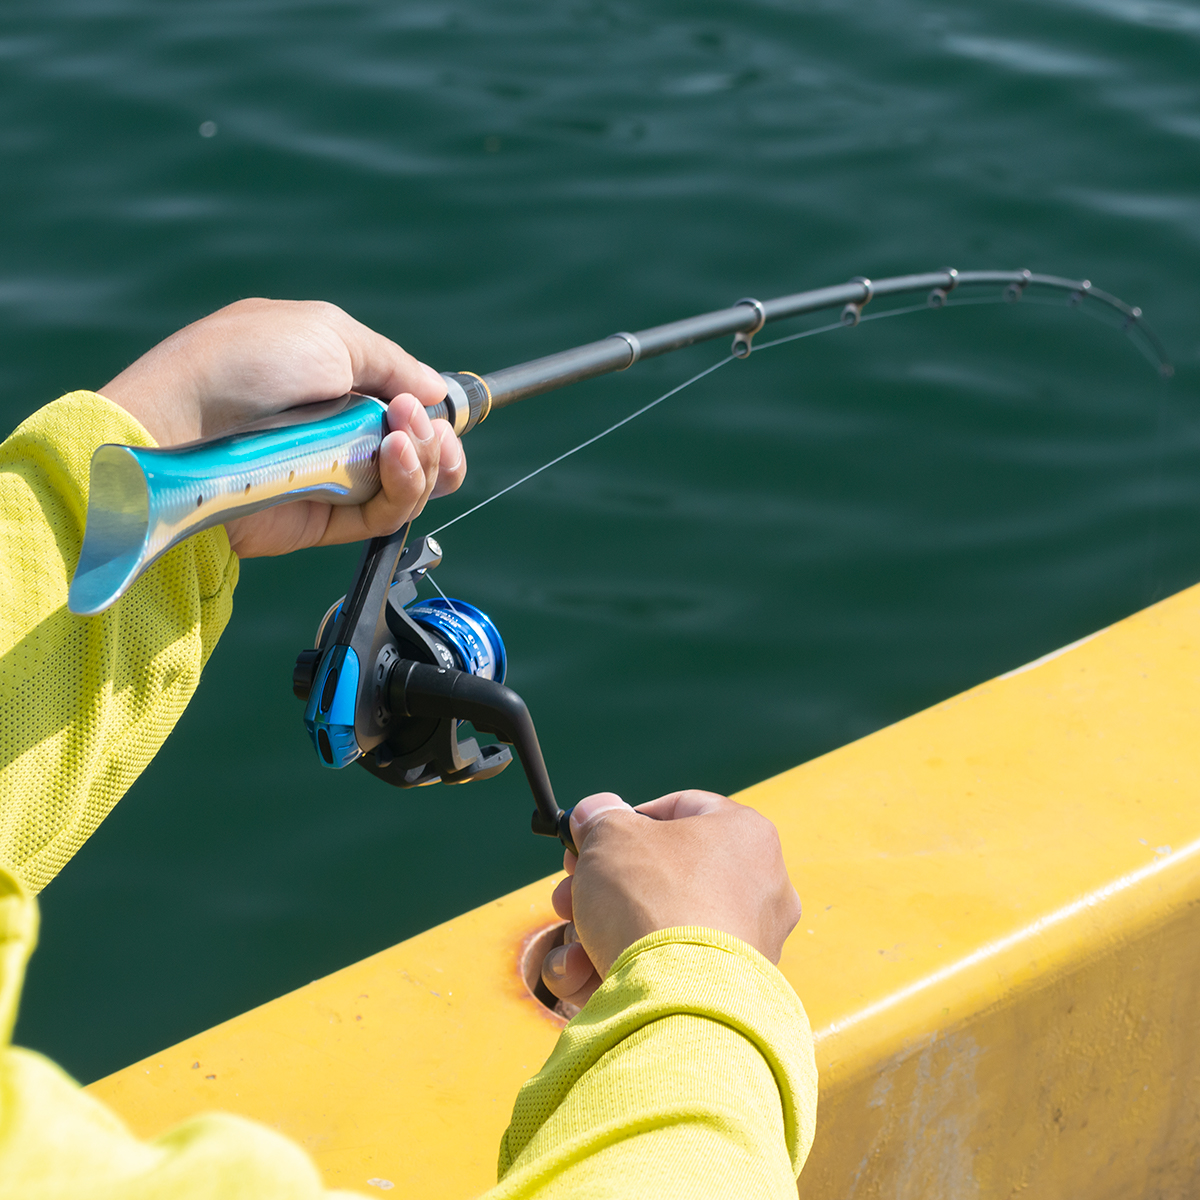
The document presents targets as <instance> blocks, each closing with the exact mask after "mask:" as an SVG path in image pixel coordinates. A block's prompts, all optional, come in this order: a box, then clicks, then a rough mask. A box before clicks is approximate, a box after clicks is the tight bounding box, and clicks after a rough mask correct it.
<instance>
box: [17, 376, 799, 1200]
mask: <svg viewBox="0 0 1200 1200" xmlns="http://www.w3.org/2000/svg"><path fill="white" fill-rule="evenodd" d="M103 442H124V443H127V444H137V445H152V444H153V442H152V441H151V439H150V438H149V436H148V435H147V434H146V432H145V430H143V429H142V428H141V426H140V425H138V424H137V422H135V421H134V420H133V418H132V417H130V416H129V415H128V414H127V413H125V412H124V411H123V410H122V409H120V408H118V407H117V406H116V405H113V404H111V403H110V402H109V401H107V400H105V399H104V398H103V397H101V396H97V395H95V394H94V393H90V392H75V393H72V394H70V395H68V396H65V397H63V398H62V399H61V400H58V401H56V402H55V403H54V404H51V405H48V406H47V407H46V408H44V409H42V410H41V411H40V412H38V413H35V414H34V416H32V417H31V418H30V419H29V420H28V421H26V422H25V423H24V424H23V425H22V426H21V427H20V428H19V429H18V430H17V431H16V432H15V433H14V434H13V435H12V436H11V437H10V438H9V439H8V440H7V441H5V442H4V443H3V445H0V588H2V589H3V590H2V591H0V1195H2V1196H6V1197H7V1196H13V1197H20V1198H21V1200H57V1198H59V1197H61V1198H62V1200H66V1198H67V1197H71V1200H100V1198H101V1197H103V1198H105V1200H108V1198H111V1200H117V1198H118V1197H120V1198H121V1200H166V1198H167V1197H178V1198H179V1200H201V1198H202V1197H203V1198H208V1197H222V1198H227V1200H240V1198H242V1197H246V1198H247V1200H249V1198H250V1197H255V1200H268V1198H270V1200H275V1198H277V1197H278V1198H281V1200H282V1198H285V1197H286V1198H288V1200H291V1198H296V1200H300V1198H306V1200H307V1198H309V1197H313V1198H315V1197H318V1196H333V1195H336V1194H338V1193H328V1192H325V1191H324V1189H323V1187H322V1185H321V1181H320V1178H319V1175H318V1173H317V1171H316V1168H315V1167H314V1166H313V1164H312V1162H311V1160H309V1158H308V1157H307V1156H306V1155H305V1153H304V1152H303V1151H302V1150H301V1149H300V1148H299V1147H297V1146H295V1145H294V1144H293V1143H291V1142H289V1141H287V1140H286V1139H285V1138H282V1137H280V1136H279V1135H277V1134H275V1133H272V1132H271V1131H270V1130H268V1129H265V1128H263V1127H261V1126H258V1125H255V1124H254V1123H252V1122H249V1121H245V1120H242V1119H241V1118H237V1117H233V1116H228V1115H222V1114H212V1115H208V1116H204V1117H200V1118H196V1119H194V1120H191V1121H188V1122H186V1123H185V1124H184V1125H182V1126H179V1127H178V1128H176V1129H175V1130H173V1131H171V1132H170V1133H168V1134H165V1135H164V1136H163V1137H160V1138H158V1139H157V1140H155V1141H154V1142H151V1143H143V1142H139V1141H138V1140H137V1139H135V1138H134V1137H133V1136H132V1135H131V1134H130V1133H129V1132H128V1131H127V1130H126V1129H125V1127H124V1126H123V1125H122V1123H121V1121H120V1120H119V1119H118V1118H117V1117H116V1116H115V1115H114V1114H113V1113H111V1112H110V1111H109V1110H107V1109H106V1108H104V1107H103V1106H102V1105H101V1104H99V1103H98V1102H97V1101H95V1100H94V1099H92V1098H91V1097H90V1096H89V1095H87V1093H85V1092H83V1091H82V1090H81V1089H80V1088H79V1087H78V1085H76V1084H75V1083H74V1082H73V1081H72V1080H71V1079H69V1078H68V1077H67V1076H66V1075H65V1074H64V1073H63V1072H62V1071H61V1070H59V1069H58V1068H57V1067H55V1066H54V1065H53V1064H52V1063H50V1062H49V1061H47V1060H46V1059H45V1058H43V1057H42V1056H40V1055H37V1054H34V1053H31V1052H29V1051H26V1050H21V1049H19V1048H16V1047H13V1046H11V1044H10V1042H11V1035H12V1028H13V1023H14V1021H15V1017H16V1009H17V1002H18V998H19V995H20V990H21V983H22V979H23V976H24V970H25V963H26V961H27V959H28V956H29V954H30V953H31V952H32V949H33V946H34V942H35V940H36V928H37V908H36V902H35V900H34V899H33V894H34V893H35V892H36V891H39V890H40V889H41V888H42V887H43V886H45V884H46V883H47V882H49V880H50V879H51V878H53V876H54V875H55V874H56V873H57V872H58V870H59V869H60V868H61V867H62V866H63V865H64V864H65V863H66V861H67V860H68V859H69V858H70V857H71V855H72V854H74V852H75V851H76V850H77V849H78V848H79V847H80V846H81V845H82V844H83V842H84V840H85V839H86V838H87V837H88V835H89V834H90V833H91V832H92V831H93V830H94V829H95V828H96V826H97V825H98V824H99V823H100V821H101V820H103V818H104V817H105V815H107V813H108V812H109V810H110V809H111V808H112V806H113V805H114V804H115V803H116V802H117V800H119V799H120V797H121V796H122V795H123V794H124V792H125V791H126V789H127V788H128V787H129V785H130V784H131V783H132V782H133V780H134V779H136V778H137V776H138V774H139V773H140V772H141V771H142V770H143V768H144V767H145V766H146V764H147V763H148V762H149V761H150V759H151V758H152V757H153V756H154V754H155V753H156V752H157V750H158V747H159V746H160V745H161V744H162V742H163V741H164V740H165V738H166V737H167V735H168V734H169V733H170V731H171V729H172V728H173V727H174V724H175V722H176V721H177V720H178V718H179V716H180V714H181V713H182V712H183V709H184V708H185V707H186V705H187V703H188V701H189V700H190V699H191V696H192V694H193V692H194V691H195V688H196V685H197V683H198V681H199V676H200V671H201V669H202V667H203V665H204V663H205V661H206V660H207V658H208V656H209V654H210V653H211V652H212V648H213V646H214V645H215V644H216V641H217V638H218V637H219V636H220V634H221V631H222V630H223V629H224V627H225V624H226V622H227V621H228V620H229V615H230V612H231V608H232V597H233V589H234V586H235V585H236V582H237V571H238V563H237V558H236V556H235V555H234V554H233V553H232V551H231V550H230V548H229V542H228V539H227V538H226V536H225V532H224V530H223V529H220V528H218V529H214V530H210V531H208V532H207V533H203V534H199V535H197V536H196V537H194V538H192V539H190V540H189V541H188V542H185V543H184V544H183V545H181V546H178V547H176V548H175V549H174V550H172V551H171V552H170V553H168V554H167V555H165V556H164V557H163V558H162V559H161V560H159V562H158V563H156V564H155V565H154V567H152V568H151V569H150V570H149V571H148V572H147V573H146V574H145V575H144V576H143V577H142V578H141V579H140V580H139V581H138V582H137V583H136V584H135V585H134V586H133V588H132V589H131V590H130V592H129V593H128V594H127V595H126V597H125V598H124V599H122V600H121V601H120V602H119V603H118V604H116V605H115V606H114V607H113V608H111V609H110V610H109V611H108V612H106V613H104V614H103V615H101V616H99V617H90V618H80V617H74V616H72V615H71V614H69V613H68V612H67V610H66V594H67V582H68V580H69V578H70V575H71V572H72V571H73V570H74V567H75V562H76V560H77V559H78V556H79V547H80V544H81V542H82V538H83V525H84V515H85V512H86V502H87V477H88V463H89V462H90V459H91V454H92V451H93V450H94V449H95V448H96V446H98V445H100V444H101V443H103ZM815 1109H816V1069H815V1066H814V1062H813V1053H812V1039H811V1036H810V1033H809V1028H808V1022H807V1019H806V1017H805V1015H804V1010H803V1008H802V1007H801V1005H800V1002H799V1000H798V999H797V998H796V995H795V993H794V992H793V991H792V989H791V988H790V987H789V985H788V984H787V982H786V981H785V980H784V979H783V977H782V976H781V975H780V974H779V972H778V971H777V970H776V969H775V968H774V967H773V966H772V965H771V964H770V963H769V962H767V961H766V959H764V958H763V957H762V956H761V955H759V954H758V953H756V952H755V951H754V950H753V949H751V948H750V947H749V946H747V945H745V944H744V943H742V942H740V941H738V940H737V939H736V938H732V937H729V936H728V935H725V934H721V933H717V932H715V931H713V930H706V929H692V928H684V929H672V930H666V931H663V932H660V933H656V934H653V935H652V936H650V937H648V938H644V939H643V940H642V941H640V942H638V943H637V944H636V945H634V946H632V947H630V948H629V949H628V950H627V951H626V952H625V953H624V954H623V955H622V956H621V958H620V959H619V960H618V961H617V963H616V964H615V965H614V967H613V970H612V971H611V973H610V974H609V977H608V979H606V980H605V982H604V985H603V986H602V987H601V988H600V989H599V990H598V991H597V993H596V995H595V996H594V997H593V998H592V999H591V1000H590V1001H589V1002H588V1004H587V1006H586V1007H585V1008H584V1010H583V1011H582V1012H581V1013H580V1014H579V1015H578V1016H577V1017H576V1018H575V1019H574V1021H572V1022H571V1024H570V1025H569V1026H568V1027H567V1028H566V1030H564V1032H563V1034H562V1036H561V1038H560V1040H559V1043H558V1045H557V1046H556V1048H555V1050H554V1053H553V1054H552V1055H551V1057H550V1059H549V1061H548V1062H547V1063H546V1065H545V1067H544V1068H543V1069H542V1071H541V1072H540V1073H539V1074H538V1075H536V1076H535V1077H534V1078H533V1079H531V1080H530V1081H529V1082H528V1083H526V1084H525V1086H524V1087H523V1088H522V1089H521V1092H520V1094H519V1095H518V1097H517V1101H516V1106H515V1108H514V1111H513V1118H512V1124H511V1125H510V1127H509V1129H508V1131H507V1133H506V1134H505V1136H504V1141H503V1143H502V1145H501V1150H500V1164H499V1179H500V1182H499V1183H498V1185H497V1186H496V1187H495V1188H494V1189H493V1190H492V1191H490V1192H488V1193H487V1195H488V1197H494V1198H497V1200H498V1198H500V1197H504V1198H506V1200H507V1198H510V1197H511V1198H517V1197H530V1198H532V1197H546V1198H550V1197H568V1196H569V1197H572V1198H576V1197H592V1196H596V1197H599V1196H622V1197H640V1196H646V1197H654V1198H655V1200H661V1198H667V1197H672V1196H681V1197H682V1196H687V1197H692V1198H695V1197H706V1196H712V1197H718V1196H720V1197H732V1196H739V1197H741V1196H755V1197H758V1196H763V1197H767V1196H772V1197H773V1196H780V1197H782V1196H789V1197H790V1196H794V1195H795V1179H796V1176H797V1175H798V1174H799V1171H800V1168H801V1166H802V1165H803V1162H804V1159H805V1157H806V1155H807V1153H808V1149H809V1146H810V1145H811V1142H812V1135H813V1125H814V1117H815ZM342 1194H344V1193H342Z"/></svg>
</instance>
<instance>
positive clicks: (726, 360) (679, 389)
mask: <svg viewBox="0 0 1200 1200" xmlns="http://www.w3.org/2000/svg"><path fill="white" fill-rule="evenodd" d="M831 328H833V327H832V326H831ZM813 332H814V333H815V332H817V331H816V330H813ZM733 357H734V356H733V355H732V354H730V355H727V356H726V357H725V358H723V359H721V360H720V361H719V362H715V363H713V364H712V366H710V367H705V368H704V370H703V371H701V372H700V373H699V374H698V375H693V376H692V377H691V379H687V380H685V381H684V382H683V383H681V384H679V386H678V387H673V388H672V389H671V390H670V391H669V392H664V393H663V394H662V395H661V396H659V398H658V399H657V400H651V401H650V403H649V404H646V405H643V406H642V407H641V408H639V409H638V410H637V412H631V413H630V414H629V416H627V417H622V418H621V420H619V421H618V422H617V423H616V424H615V425H610V426H609V427H608V428H607V429H605V430H604V431H603V432H602V433H597V434H595V435H594V436H592V437H590V438H588V439H587V441H586V442H580V443H579V445H578V446H575V447H574V448H572V449H570V450H568V451H567V452H566V453H565V454H560V455H559V456H558V457H557V458H552V459H551V460H550V461H549V462H548V463H543V464H542V465H541V466H540V467H538V469H537V470H536V471H530V472H529V474H528V475H525V476H524V477H522V478H521V479H518V480H517V481H516V483H510V484H509V485H508V487H506V488H501V489H500V491H498V492H497V493H496V494H495V495H494V496H489V497H488V498H487V499H486V500H481V501H480V502H479V503H478V504H476V505H475V507H474V508H468V509H467V511H466V512H464V513H459V514H458V516H457V517H455V518H454V519H453V520H450V521H447V522H446V523H445V525H439V526H438V527H437V528H436V529H435V530H434V531H433V533H431V534H429V535H428V536H429V537H434V536H435V535H437V534H439V533H441V532H442V530H443V529H449V528H450V526H451V525H457V524H458V522H459V521H461V520H462V519H463V517H469V516H470V515H471V514H472V513H475V512H478V511H479V510H480V509H481V508H484V507H486V506H487V505H489V504H491V502H492V501H493V500H499V499H500V497H501V496H505V495H507V494H508V493H509V492H511V491H512V490H513V488H519V487H520V486H521V484H523V483H528V482H529V481H530V480H531V479H532V478H533V477H534V476H535V475H540V474H541V473H542V472H543V471H548V470H549V469H550V468H551V467H553V466H557V465H558V464H559V463H560V462H562V460H563V459H564V458H570V457H571V455H572V454H578V453H579V451H580V450H586V449H587V447H588V446H591V445H593V444H594V443H596V442H598V441H599V440H600V439H601V438H604V437H608V435H609V434H610V433H614V432H615V431H616V430H618V429H620V428H621V426H622V425H628V424H629V422H630V421H632V420H633V419H634V418H635V417H640V416H641V415H642V413H648V412H649V411H650V410H651V409H652V408H653V407H654V406H655V405H656V404H661V403H662V402H663V401H664V400H669V399H670V398H671V397H672V396H674V395H676V394H677V393H679V392H682V391H683V389H684V388H685V387H691V385H692V384H693V383H696V382H698V381H699V380H701V379H703V378H704V377H705V375H711V374H712V373H713V372H714V371H717V370H719V369H720V368H721V367H723V366H725V365H726V364H727V363H731V362H733ZM434 586H435V587H436V586H437V585H436V584H435V585H434ZM438 590H439V591H441V589H440V588H438Z"/></svg>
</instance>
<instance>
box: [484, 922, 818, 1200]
mask: <svg viewBox="0 0 1200 1200" xmlns="http://www.w3.org/2000/svg"><path fill="white" fill-rule="evenodd" d="M815 1109H816V1070H815V1066H814V1062H813V1055H812V1039H811V1035H810V1033H809V1028H808V1022H807V1019H806V1017H805V1015H804V1010H803V1008H802V1007H801V1005H800V1002H799V1000H798V999H797V998H796V996H795V993H794V992H792V990H791V988H790V987H789V986H788V984H787V982H786V981H785V980H784V979H783V977H782V976H781V975H780V974H779V972H778V971H777V970H776V969H775V968H774V967H773V966H772V965H771V964H770V963H769V962H767V961H766V960H765V959H764V958H762V957H761V955H758V954H757V953H756V952H755V951H753V950H751V949H750V948H749V947H748V946H746V945H745V944H744V943H742V942H739V941H738V940H737V939H735V938H732V937H729V936H727V935H723V934H717V933H713V932H711V931H708V930H700V929H674V930H668V931H665V932H663V933H659V934H655V935H652V936H651V937H649V938H645V939H643V940H642V941H641V942H639V943H637V944H636V945H635V946H633V947H631V948H630V950H629V951H627V952H626V954H625V955H624V956H622V958H621V959H620V960H618V962H617V963H616V964H615V966H614V969H613V970H612V972H611V973H610V974H609V976H608V978H607V979H606V981H605V983H604V985H603V986H602V987H601V989H600V990H599V991H598V992H597V993H596V995H595V996H594V997H593V998H592V1000H591V1001H589V1003H588V1005H587V1006H586V1007H585V1009H584V1010H583V1012H582V1013H580V1015H579V1016H578V1017H576V1018H575V1020H574V1021H573V1022H572V1023H571V1025H570V1026H568V1028H567V1029H566V1030H565V1031H564V1033H563V1036H562V1038H561V1039H560V1041H559V1044H558V1046H557V1047H556V1049H555V1051H554V1054H553V1055H552V1056H551V1058H550V1060H549V1061H548V1062H547V1064H546V1066H545V1067H544V1068H543V1070H542V1071H541V1072H540V1073H539V1074H538V1075H537V1076H536V1077H535V1078H534V1079H532V1080H530V1081H529V1083H527V1084H526V1085H525V1087H524V1088H523V1089H522V1091H521V1093H520V1095H519V1097H518V1099H517V1103H516V1107H515V1109H514V1112H513V1121H512V1124H511V1126H510V1127H509V1129H508V1132H507V1133H506V1134H505V1138H504V1142H503V1144H502V1147H501V1155H500V1178H501V1182H500V1183H499V1185H498V1186H497V1187H496V1189H494V1191H493V1192H490V1193H488V1200H500V1198H501V1197H505V1198H507V1197H534V1196H537V1197H544V1198H549V1197H558V1196H563V1197H567V1196H572V1197H574V1196H580V1195H614V1196H615V1195H620V1196H622V1197H634V1196H643V1195H644V1196H647V1197H650V1196H653V1197H655V1198H656V1200H660V1198H662V1197H670V1196H680V1197H682V1196H688V1197H693V1198H695V1197H706V1196H712V1197H726V1196H731V1195H755V1196H780V1197H783V1196H789V1197H790V1196H794V1195H795V1180H796V1176H797V1174H798V1173H799V1170H800V1167H801V1166H802V1165H803V1162H804V1159H805V1157H806V1156H807V1154H808V1148H809V1146H810V1145H811V1142H812V1134H813V1127H814V1119H815Z"/></svg>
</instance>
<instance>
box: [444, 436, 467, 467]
mask: <svg viewBox="0 0 1200 1200" xmlns="http://www.w3.org/2000/svg"><path fill="white" fill-rule="evenodd" d="M450 443H451V445H450V455H451V456H452V457H451V458H448V457H446V443H445V442H443V443H442V462H441V469H442V470H443V471H457V470H458V465H459V463H461V462H462V459H463V449H462V442H460V441H459V440H458V438H451V439H450Z"/></svg>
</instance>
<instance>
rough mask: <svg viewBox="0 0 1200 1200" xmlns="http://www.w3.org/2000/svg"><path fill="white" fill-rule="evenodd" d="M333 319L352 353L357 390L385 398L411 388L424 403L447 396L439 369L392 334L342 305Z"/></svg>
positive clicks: (351, 360) (430, 402)
mask: <svg viewBox="0 0 1200 1200" xmlns="http://www.w3.org/2000/svg"><path fill="white" fill-rule="evenodd" d="M331 307H333V306H331ZM332 320H333V321H334V323H335V324H336V327H337V330H338V333H339V335H340V336H341V338H342V341H343V342H344V343H345V346H346V350H347V351H348V352H349V354H350V365H351V370H352V372H353V376H354V384H353V387H354V390H355V391H357V392H364V393H366V394H367V395H369V396H379V397H381V398H382V399H384V400H390V399H392V397H393V396H398V395H400V393H401V392H410V393H412V394H413V395H414V396H416V397H417V399H418V400H420V401H421V403H422V404H436V403H437V402H438V401H439V400H441V399H443V398H444V397H445V395H446V381H445V380H444V379H443V378H442V377H441V376H440V375H439V374H438V373H437V371H435V370H434V369H433V368H432V367H430V366H427V365H426V364H425V363H423V362H421V361H420V360H419V359H416V358H414V357H413V356H412V355H411V354H409V353H408V352H407V351H406V350H403V349H402V348H401V347H399V346H397V345H396V343H395V342H393V341H392V340H391V339H390V338H385V337H384V336H383V335H382V334H381V333H376V332H375V331H374V330H373V329H368V328H367V326H366V325H363V324H362V323H361V322H359V321H356V320H355V319H354V318H353V317H352V316H350V315H349V313H346V312H343V311H342V310H341V309H335V313H334V315H332Z"/></svg>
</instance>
